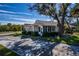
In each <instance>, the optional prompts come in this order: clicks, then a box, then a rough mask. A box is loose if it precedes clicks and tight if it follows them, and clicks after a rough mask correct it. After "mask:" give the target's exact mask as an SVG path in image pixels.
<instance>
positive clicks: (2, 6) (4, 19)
mask: <svg viewBox="0 0 79 59" xmlns="http://www.w3.org/2000/svg"><path fill="white" fill-rule="evenodd" d="M32 5H33V4H28V3H0V23H1V24H6V23H14V24H24V23H33V22H34V21H35V20H50V18H49V17H48V16H44V15H40V14H39V13H38V12H37V11H35V10H33V11H31V10H29V8H30V6H32Z"/></svg>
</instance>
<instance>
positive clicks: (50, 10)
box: [33, 3, 76, 37]
mask: <svg viewBox="0 0 79 59" xmlns="http://www.w3.org/2000/svg"><path fill="white" fill-rule="evenodd" d="M72 5H74V4H69V3H67V4H66V3H59V4H56V3H45V4H35V5H34V6H33V9H34V10H37V12H38V13H39V14H43V15H46V16H50V17H51V18H54V19H55V20H57V22H58V28H59V31H58V33H59V36H60V37H62V35H63V34H64V23H65V20H66V18H68V17H70V16H71V11H72V10H74V8H75V7H76V4H75V5H74V7H73V8H72Z"/></svg>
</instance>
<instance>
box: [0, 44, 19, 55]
mask: <svg viewBox="0 0 79 59" xmlns="http://www.w3.org/2000/svg"><path fill="white" fill-rule="evenodd" d="M0 56H18V54H16V53H15V52H13V51H11V50H9V49H7V48H6V47H4V46H2V45H0Z"/></svg>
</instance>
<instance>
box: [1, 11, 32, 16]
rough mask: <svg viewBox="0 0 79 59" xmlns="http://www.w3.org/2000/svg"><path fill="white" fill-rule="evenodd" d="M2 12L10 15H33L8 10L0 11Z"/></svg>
mask: <svg viewBox="0 0 79 59" xmlns="http://www.w3.org/2000/svg"><path fill="white" fill-rule="evenodd" d="M0 12H2V13H10V14H22V15H33V14H31V13H22V12H13V11H7V10H0Z"/></svg>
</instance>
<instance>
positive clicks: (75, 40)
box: [44, 34, 79, 45]
mask: <svg viewBox="0 0 79 59" xmlns="http://www.w3.org/2000/svg"><path fill="white" fill-rule="evenodd" d="M44 38H45V40H48V41H50V42H61V43H65V44H69V45H79V35H78V34H75V35H70V36H69V37H67V38H65V37H64V38H60V37H58V36H57V37H56V38H51V37H44Z"/></svg>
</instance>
